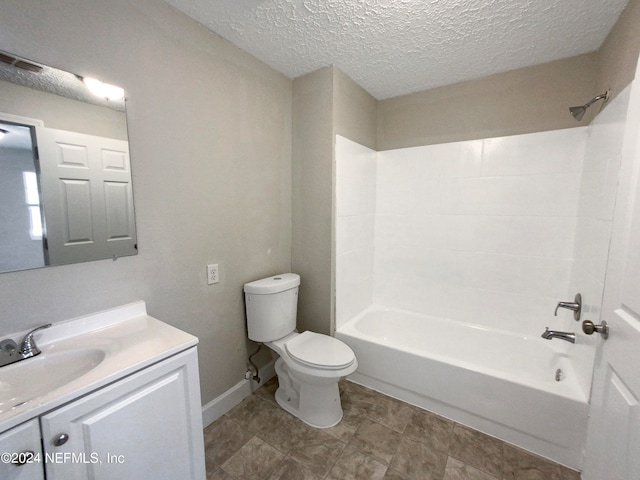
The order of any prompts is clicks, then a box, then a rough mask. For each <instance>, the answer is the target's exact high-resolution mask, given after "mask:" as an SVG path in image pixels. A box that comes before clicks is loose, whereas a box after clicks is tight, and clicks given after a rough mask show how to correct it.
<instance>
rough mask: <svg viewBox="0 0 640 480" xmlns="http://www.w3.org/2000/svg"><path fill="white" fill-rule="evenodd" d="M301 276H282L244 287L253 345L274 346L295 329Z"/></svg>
mask: <svg viewBox="0 0 640 480" xmlns="http://www.w3.org/2000/svg"><path fill="white" fill-rule="evenodd" d="M299 285H300V276H299V275H297V274H295V273H283V274H281V275H274V276H273V277H269V278H263V279H261V280H256V281H254V282H250V283H246V284H245V285H244V299H245V306H246V311H247V330H248V331H249V338H250V339H251V340H253V341H254V342H271V341H273V340H278V339H279V338H282V337H285V336H287V335H289V334H290V333H292V332H293V331H294V330H295V329H296V313H297V309H298V286H299Z"/></svg>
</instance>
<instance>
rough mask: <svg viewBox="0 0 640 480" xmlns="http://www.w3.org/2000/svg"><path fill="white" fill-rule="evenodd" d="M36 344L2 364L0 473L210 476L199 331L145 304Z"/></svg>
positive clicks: (73, 477)
mask: <svg viewBox="0 0 640 480" xmlns="http://www.w3.org/2000/svg"><path fill="white" fill-rule="evenodd" d="M45 332H46V333H45ZM23 336H24V335H23V334H18V335H17V336H16V338H21V337H23ZM38 344H39V347H40V349H41V353H40V354H39V355H38V356H37V357H35V358H28V359H25V360H21V361H19V362H16V363H14V364H11V365H8V366H4V367H2V368H0V387H2V388H0V455H2V454H4V455H3V457H2V459H0V460H1V461H0V480H25V479H28V480H44V479H45V478H46V479H47V480H87V479H93V480H116V479H117V480H123V479H126V480H129V479H131V480H163V479H171V480H173V479H180V480H183V479H184V480H205V477H206V472H205V459H204V437H203V431H202V410H201V406H200V382H199V378H198V356H197V350H196V348H197V344H198V339H197V338H196V337H194V336H193V335H190V334H188V333H186V332H183V331H181V330H179V329H177V328H175V327H172V326H171V325H168V324H166V323H164V322H161V321H159V320H157V319H155V318H153V317H151V316H149V315H147V312H146V305H145V303H144V302H142V301H138V302H134V303H131V304H127V305H123V306H121V307H116V308H113V309H110V310H104V311H102V312H97V313H95V314H91V315H87V316H84V317H78V318H76V319H72V320H69V321H66V322H60V323H59V324H56V325H53V326H52V327H51V328H48V329H47V330H46V331H44V332H42V333H40V337H39V338H38ZM25 379H29V380H28V381H26V380H25ZM5 452H6V453H5ZM30 452H33V454H31V453H30ZM21 454H22V455H21ZM30 455H33V456H32V457H31V456H30ZM14 460H15V461H16V462H26V463H24V464H23V465H17V464H14V463H11V462H13V461H14Z"/></svg>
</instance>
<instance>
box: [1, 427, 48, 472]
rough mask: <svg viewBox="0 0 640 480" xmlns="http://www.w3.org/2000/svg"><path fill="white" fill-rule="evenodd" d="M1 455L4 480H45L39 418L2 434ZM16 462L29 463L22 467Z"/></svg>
mask: <svg viewBox="0 0 640 480" xmlns="http://www.w3.org/2000/svg"><path fill="white" fill-rule="evenodd" d="M0 453H1V454H2V461H1V462H0V478H1V479H2V480H44V470H43V468H42V449H41V446H40V425H38V419H37V418H34V419H33V420H30V421H28V422H26V423H23V424H22V425H18V426H17V427H14V428H12V429H11V430H9V431H7V432H4V433H3V434H1V435H0ZM15 461H18V462H24V461H26V462H27V463H24V464H22V465H20V464H19V463H14V462H15Z"/></svg>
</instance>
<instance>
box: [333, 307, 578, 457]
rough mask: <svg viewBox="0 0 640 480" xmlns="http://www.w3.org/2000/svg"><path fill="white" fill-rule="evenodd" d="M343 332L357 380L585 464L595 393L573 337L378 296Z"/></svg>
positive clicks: (338, 333) (340, 330)
mask: <svg viewBox="0 0 640 480" xmlns="http://www.w3.org/2000/svg"><path fill="white" fill-rule="evenodd" d="M336 337H337V338H339V339H340V340H342V341H343V342H345V343H346V344H347V345H349V346H350V347H351V348H352V349H353V351H354V352H355V354H356V357H357V358H358V364H359V366H358V370H357V371H356V373H354V374H353V375H352V376H350V377H349V378H350V379H351V380H353V381H354V382H356V383H360V384H363V385H365V386H368V387H370V388H374V389H376V390H379V391H381V392H383V393H386V394H388V395H390V396H393V397H396V398H399V399H401V400H404V401H406V402H408V403H411V404H414V405H417V406H419V407H422V408H424V409H427V410H429V411H432V412H434V413H437V414H439V415H442V416H444V417H447V418H450V419H452V420H454V421H456V422H459V423H462V424H464V425H467V426H470V427H472V428H475V429H477V430H480V431H482V432H484V433H487V434H489V435H492V436H494V437H497V438H500V439H502V440H504V441H506V442H509V443H511V444H514V445H517V446H519V447H521V448H524V449H526V450H529V451H532V452H534V453H537V454H539V455H542V456H544V457H547V458H549V459H551V460H553V461H555V462H558V463H561V464H563V465H566V466H568V467H571V468H575V469H579V468H580V467H581V464H582V447H583V446H584V443H585V438H586V425H587V414H588V399H587V395H586V393H585V392H584V391H583V390H582V389H581V387H580V385H579V383H578V382H577V380H576V376H575V375H574V373H573V368H572V366H571V363H570V362H569V359H568V357H567V355H566V353H565V352H566V350H567V348H568V347H569V348H570V347H571V345H570V344H566V345H563V343H564V342H562V341H559V340H552V341H549V340H544V339H542V338H539V337H535V338H527V337H523V336H518V335H515V334H513V333H510V332H505V331H499V330H491V329H488V328H484V327H479V326H475V325H472V324H467V323H463V322H458V321H453V320H446V319H440V318H434V317H428V316H424V315H419V314H415V313H411V312H406V311H401V310H392V309H385V308H382V307H376V306H372V307H370V308H368V309H367V310H365V311H364V312H362V313H361V314H360V315H358V316H357V317H355V318H354V319H352V320H350V321H349V322H347V323H346V324H345V325H343V326H341V327H339V328H338V330H337V331H336ZM558 369H559V371H558ZM556 378H559V381H558V380H556Z"/></svg>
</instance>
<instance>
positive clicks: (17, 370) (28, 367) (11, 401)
mask: <svg viewBox="0 0 640 480" xmlns="http://www.w3.org/2000/svg"><path fill="white" fill-rule="evenodd" d="M105 356H106V355H105V352H104V351H103V350H99V349H78V350H64V351H55V349H53V348H52V349H51V350H50V351H43V353H41V354H40V355H38V356H36V357H32V358H27V359H25V360H21V361H19V362H16V363H13V364H11V365H7V366H4V367H1V368H0V413H3V412H6V411H7V410H11V409H12V408H15V407H18V406H20V405H24V404H25V403H28V402H30V401H32V400H34V399H36V398H38V397H41V396H43V395H46V394H47V393H49V392H51V391H52V390H55V389H57V388H60V387H62V386H64V385H66V384H68V383H70V382H72V381H73V380H75V379H77V378H79V377H81V376H82V375H84V374H85V373H87V372H89V371H91V370H93V369H94V368H95V367H97V366H98V365H100V363H101V362H102V361H103V360H104V358H105Z"/></svg>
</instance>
